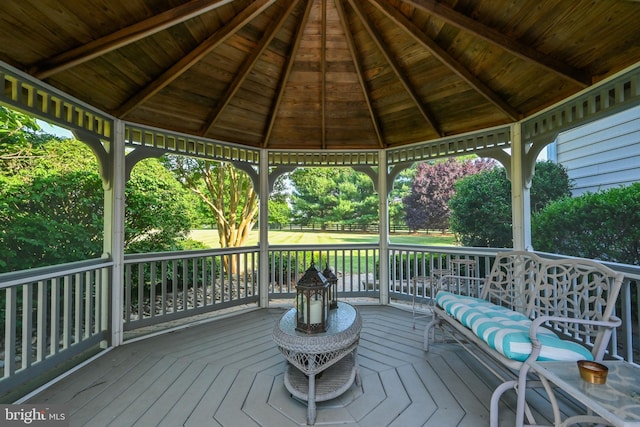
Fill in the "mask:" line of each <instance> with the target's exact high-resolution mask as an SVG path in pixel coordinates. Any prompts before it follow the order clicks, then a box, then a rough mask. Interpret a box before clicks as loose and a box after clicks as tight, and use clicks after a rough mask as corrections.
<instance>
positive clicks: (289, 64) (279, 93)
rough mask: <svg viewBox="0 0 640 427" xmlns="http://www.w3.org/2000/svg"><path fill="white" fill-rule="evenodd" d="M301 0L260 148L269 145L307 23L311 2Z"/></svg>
mask: <svg viewBox="0 0 640 427" xmlns="http://www.w3.org/2000/svg"><path fill="white" fill-rule="evenodd" d="M302 1H303V2H304V4H305V10H304V14H303V16H302V19H300V20H299V21H298V27H297V28H296V31H295V34H294V35H293V43H292V44H291V49H290V51H289V55H288V56H287V58H286V63H285V64H284V72H282V73H280V80H279V81H278V88H277V89H276V96H275V97H274V100H273V104H272V107H271V108H270V109H269V116H268V118H267V125H266V129H265V132H264V134H265V136H264V141H263V142H262V148H267V147H268V146H269V139H270V138H271V132H273V126H274V125H275V121H276V115H277V112H278V110H279V109H280V104H281V102H282V98H283V96H284V89H285V86H286V84H287V81H288V80H289V76H290V75H291V70H292V68H293V63H294V58H295V55H296V53H297V52H298V48H299V47H300V42H301V41H302V35H303V32H304V27H305V26H306V25H307V21H308V20H309V14H310V13H311V5H312V2H311V1H309V0H302Z"/></svg>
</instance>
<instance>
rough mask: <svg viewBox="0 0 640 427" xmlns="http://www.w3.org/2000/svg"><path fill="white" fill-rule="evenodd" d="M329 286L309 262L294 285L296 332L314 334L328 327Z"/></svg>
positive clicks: (324, 330)
mask: <svg viewBox="0 0 640 427" xmlns="http://www.w3.org/2000/svg"><path fill="white" fill-rule="evenodd" d="M330 287H331V284H330V283H329V282H328V281H327V279H326V278H325V277H324V276H323V275H322V273H320V270H318V269H317V268H316V266H315V264H314V263H313V261H311V266H310V267H309V268H308V269H307V271H306V272H305V273H304V276H302V278H301V279H300V280H298V283H296V310H297V313H296V330H297V331H300V332H306V333H307V334H314V333H318V332H326V330H327V328H328V327H329V303H330V300H329V288H330Z"/></svg>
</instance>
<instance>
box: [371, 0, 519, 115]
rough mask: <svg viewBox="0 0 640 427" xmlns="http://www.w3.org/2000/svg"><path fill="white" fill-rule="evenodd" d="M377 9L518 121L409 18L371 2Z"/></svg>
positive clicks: (486, 88)
mask: <svg viewBox="0 0 640 427" xmlns="http://www.w3.org/2000/svg"><path fill="white" fill-rule="evenodd" d="M371 3H372V4H374V5H375V6H377V7H378V9H379V10H381V11H382V12H383V13H384V14H385V15H386V16H387V17H388V18H389V19H391V20H393V21H394V22H395V23H396V24H398V25H399V26H400V28H403V29H405V30H406V31H407V33H408V34H409V35H411V36H412V37H413V38H414V39H415V40H416V41H417V42H418V43H420V44H421V45H422V46H424V47H425V48H426V49H428V50H429V51H430V52H431V53H432V55H434V56H435V57H436V58H437V59H438V60H439V61H440V62H442V63H443V64H444V65H445V66H447V67H448V68H449V69H450V70H451V71H453V72H454V73H456V74H457V75H458V76H459V77H460V78H461V79H463V80H464V81H465V82H467V84H469V85H470V86H471V87H472V88H473V89H474V90H475V91H476V92H478V93H479V94H480V95H482V96H483V97H484V98H486V99H487V100H488V101H489V102H491V103H492V104H493V105H495V106H496V107H497V108H498V109H500V110H501V111H502V112H503V113H504V114H505V115H506V116H508V117H509V118H510V119H512V120H520V118H521V116H522V115H521V114H520V112H518V111H516V109H515V108H513V107H512V106H511V105H509V104H508V103H507V102H506V101H505V100H504V99H502V97H500V96H499V95H498V94H497V93H495V92H494V91H492V90H491V89H490V88H489V87H487V85H485V84H484V83H483V82H482V81H481V80H480V79H479V78H478V77H476V76H475V75H474V74H473V73H471V72H470V71H469V70H468V69H467V68H466V67H464V66H463V65H462V64H460V63H459V62H458V61H457V60H456V59H455V58H453V57H452V56H451V55H449V53H447V51H445V50H444V49H443V48H441V47H440V46H439V45H438V44H437V43H436V42H434V41H433V40H432V39H431V38H429V37H428V36H427V35H426V34H424V33H423V32H422V31H421V30H420V29H419V28H418V27H417V26H416V25H415V24H414V23H413V22H412V21H411V20H410V19H409V18H407V17H406V16H405V15H404V14H402V13H401V12H400V11H398V9H396V8H394V7H392V6H390V5H389V4H387V3H386V2H383V1H380V0H372V2H371Z"/></svg>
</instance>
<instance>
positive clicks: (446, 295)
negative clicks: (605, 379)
mask: <svg viewBox="0 0 640 427" xmlns="http://www.w3.org/2000/svg"><path fill="white" fill-rule="evenodd" d="M436 303H437V304H438V306H440V307H442V309H443V310H444V311H445V312H446V313H447V314H449V315H450V316H452V317H453V318H455V319H456V320H458V321H459V322H460V323H461V324H462V325H464V326H465V327H467V328H469V329H470V330H472V331H473V333H474V334H475V335H476V336H478V337H479V338H480V339H482V340H483V341H484V342H486V343H487V344H488V345H489V346H490V347H491V348H493V349H494V350H496V351H498V352H499V353H501V354H502V355H504V356H505V357H507V358H509V359H511V360H517V361H524V360H525V359H526V358H527V357H528V356H529V354H531V340H530V339H529V327H530V325H531V320H530V319H529V318H528V317H526V316H525V315H524V314H522V313H518V312H515V311H512V310H510V309H508V308H506V307H500V306H497V305H495V304H492V303H490V302H488V301H485V300H483V299H479V298H473V297H468V296H463V295H456V294H452V293H450V292H446V291H440V292H438V294H437V295H436ZM538 339H539V340H540V343H541V344H542V348H541V351H540V355H539V356H538V360H568V361H574V360H581V359H587V360H593V355H592V354H591V352H590V351H589V350H587V348H585V347H584V346H582V345H580V344H578V343H575V342H572V341H567V340H563V339H560V338H559V337H558V336H557V335H556V334H555V333H554V332H553V331H550V330H548V329H545V328H540V329H538Z"/></svg>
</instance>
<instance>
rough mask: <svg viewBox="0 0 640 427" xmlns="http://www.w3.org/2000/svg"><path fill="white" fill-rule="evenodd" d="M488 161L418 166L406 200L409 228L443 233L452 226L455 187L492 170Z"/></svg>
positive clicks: (491, 163)
mask: <svg viewBox="0 0 640 427" xmlns="http://www.w3.org/2000/svg"><path fill="white" fill-rule="evenodd" d="M494 166H495V162H494V161H493V160H489V159H467V160H457V159H454V158H450V159H447V160H446V161H443V162H435V163H431V164H430V163H420V164H418V167H417V171H416V175H415V178H414V180H413V185H412V186H411V193H410V194H409V195H407V196H406V197H405V198H404V200H403V201H404V204H405V209H406V222H407V225H408V226H409V228H411V229H413V230H418V229H427V230H428V229H435V230H442V231H443V232H444V231H445V230H446V229H447V228H448V227H449V216H450V211H449V206H448V203H449V200H450V199H451V196H452V195H453V194H454V192H455V189H454V184H455V183H456V182H457V181H458V180H459V179H461V178H463V177H465V176H469V175H472V174H475V173H478V172H480V171H482V170H486V169H491V168H493V167H494Z"/></svg>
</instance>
